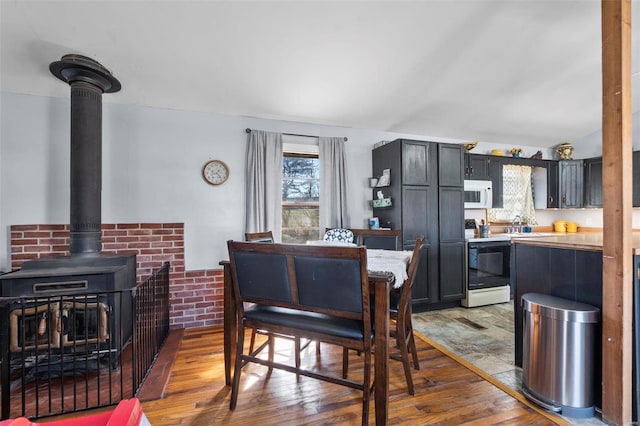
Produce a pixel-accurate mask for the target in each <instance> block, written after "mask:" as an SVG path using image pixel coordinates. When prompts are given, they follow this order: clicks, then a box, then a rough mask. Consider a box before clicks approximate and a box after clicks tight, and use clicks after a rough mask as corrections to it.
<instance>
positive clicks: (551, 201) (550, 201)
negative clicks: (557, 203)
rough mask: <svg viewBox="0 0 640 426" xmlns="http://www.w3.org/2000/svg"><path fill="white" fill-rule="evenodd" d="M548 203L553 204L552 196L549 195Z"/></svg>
mask: <svg viewBox="0 0 640 426" xmlns="http://www.w3.org/2000/svg"><path fill="white" fill-rule="evenodd" d="M549 204H553V196H552V195H549Z"/></svg>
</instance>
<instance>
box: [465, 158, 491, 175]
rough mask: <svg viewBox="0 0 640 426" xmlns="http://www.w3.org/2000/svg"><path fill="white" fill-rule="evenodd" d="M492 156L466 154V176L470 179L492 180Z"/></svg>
mask: <svg viewBox="0 0 640 426" xmlns="http://www.w3.org/2000/svg"><path fill="white" fill-rule="evenodd" d="M490 158H491V157H490V156H488V155H477V154H465V155H464V178H465V179H470V180H490V179H491V177H490V170H489V163H490Z"/></svg>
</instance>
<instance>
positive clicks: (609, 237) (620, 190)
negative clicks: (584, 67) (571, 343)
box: [602, 0, 633, 425]
mask: <svg viewBox="0 0 640 426" xmlns="http://www.w3.org/2000/svg"><path fill="white" fill-rule="evenodd" d="M631 129H632V127H631V0H602V138H603V139H602V159H603V170H602V182H603V197H604V199H603V201H604V202H603V205H604V209H603V220H604V222H603V223H604V232H603V253H602V255H603V264H602V266H603V271H602V275H603V277H602V278H603V280H602V282H603V288H602V291H603V294H602V317H603V324H602V416H603V419H604V421H605V422H607V423H610V424H616V425H627V424H630V423H631V357H632V330H631V327H632V301H633V275H632V274H633V272H632V270H633V268H632V267H633V262H632V256H633V252H632V237H631V232H632V224H631V209H632V202H631V198H632V144H631Z"/></svg>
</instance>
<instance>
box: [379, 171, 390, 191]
mask: <svg viewBox="0 0 640 426" xmlns="http://www.w3.org/2000/svg"><path fill="white" fill-rule="evenodd" d="M389 185H391V169H384V170H383V171H382V176H380V177H379V178H378V181H377V182H376V185H375V187H376V188H381V187H384V186H389Z"/></svg>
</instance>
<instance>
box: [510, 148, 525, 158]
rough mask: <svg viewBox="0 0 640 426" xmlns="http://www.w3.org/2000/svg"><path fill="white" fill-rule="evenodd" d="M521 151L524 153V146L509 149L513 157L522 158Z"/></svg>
mask: <svg viewBox="0 0 640 426" xmlns="http://www.w3.org/2000/svg"><path fill="white" fill-rule="evenodd" d="M521 153H522V148H511V149H510V150H509V154H511V156H512V157H513V158H520V154H521Z"/></svg>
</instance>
